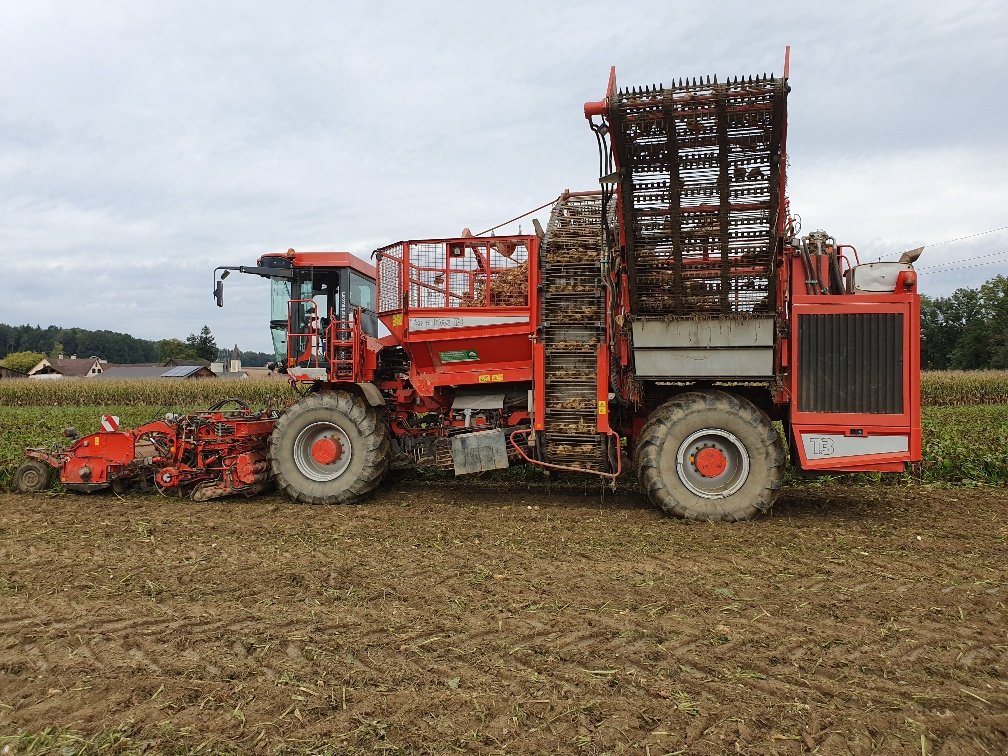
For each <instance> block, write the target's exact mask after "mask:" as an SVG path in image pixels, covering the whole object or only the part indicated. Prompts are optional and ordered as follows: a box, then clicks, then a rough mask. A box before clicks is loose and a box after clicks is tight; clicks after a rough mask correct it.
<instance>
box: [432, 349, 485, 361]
mask: <svg viewBox="0 0 1008 756" xmlns="http://www.w3.org/2000/svg"><path fill="white" fill-rule="evenodd" d="M438 357H440V358H441V362H442V363H444V362H473V361H474V360H478V359H479V355H478V354H476V351H475V350H473V349H463V350H461V351H458V352H438Z"/></svg>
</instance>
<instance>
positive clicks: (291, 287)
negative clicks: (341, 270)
mask: <svg viewBox="0 0 1008 756" xmlns="http://www.w3.org/2000/svg"><path fill="white" fill-rule="evenodd" d="M270 286H271V296H270V333H271V334H272V336H273V352H274V354H275V355H276V358H277V362H279V363H281V364H286V363H287V325H288V321H287V318H288V314H289V315H290V316H292V318H293V320H294V321H295V322H292V323H290V326H291V331H292V332H294V333H306V332H307V331H308V325H309V320H310V319H311V318H314V317H315V315H316V313H315V312H314V308H313V307H312V306H311V303H307V302H306V303H300V304H296V305H291V300H292V299H300V300H309V299H311V298H312V281H311V274H310V273H309V275H308V276H305V277H304V278H302V277H300V276H299V277H298V278H295V279H294V280H293V281H292V280H291V279H289V278H273V279H270ZM295 346H297V345H295ZM301 347H302V348H301V349H300V350H297V349H295V351H296V352H298V353H300V352H301V351H303V349H304V345H303V344H302V345H301Z"/></svg>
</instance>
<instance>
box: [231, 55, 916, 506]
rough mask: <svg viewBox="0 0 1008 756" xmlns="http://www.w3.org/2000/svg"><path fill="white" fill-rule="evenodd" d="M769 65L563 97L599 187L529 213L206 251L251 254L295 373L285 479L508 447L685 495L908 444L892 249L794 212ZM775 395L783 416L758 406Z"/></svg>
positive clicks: (908, 342) (282, 352)
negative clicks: (763, 69)
mask: <svg viewBox="0 0 1008 756" xmlns="http://www.w3.org/2000/svg"><path fill="white" fill-rule="evenodd" d="M789 91H790V88H789V86H788V65H787V62H786V60H785V68H784V75H783V76H782V77H775V76H772V75H771V76H765V75H764V76H755V77H742V78H733V79H730V80H724V81H720V82H719V81H718V80H717V78H716V77H715V78H714V79H713V80H712V79H710V78H704V79H691V80H679V81H677V82H675V83H673V84H672V85H666V86H657V87H643V88H639V87H632V88H619V87H617V86H616V81H615V70H613V71H612V72H611V73H610V77H609V81H608V86H607V88H606V91H605V96H604V98H603V99H602V100H599V101H597V102H589V103H586V104H585V107H584V114H585V117H586V118H587V120H588V122H589V126H590V128H591V131H592V132H593V134H594V136H595V139H596V142H597V145H598V149H599V159H600V165H601V174H602V175H601V176H600V186H601V189H600V190H599V191H590V192H564V193H563V194H562V195H561V196H560V197H559V198H558V199H557V200H556V202H555V203H553V207H552V212H551V216H550V219H549V222H548V224H547V226H546V228H545V229H542V228H541V226H540V225H539V224H538V222H536V223H535V226H536V233H535V234H530V235H517V236H502V237H496V236H483V235H477V236H473V235H471V234H468V233H463V235H460V236H459V237H454V238H442V239H417V240H408V241H400V242H396V243H394V244H390V245H387V246H385V247H382V248H381V249H378V250H376V251H375V252H374V255H373V257H374V259H375V262H376V265H375V266H373V267H372V266H371V265H369V264H368V263H366V262H364V261H362V260H360V259H359V258H357V257H355V256H353V255H351V254H349V253H345V252H336V253H329V252H317V253H306V252H295V251H294V250H289V251H288V252H286V253H271V254H265V255H263V256H262V257H261V258H260V259H259V260H258V262H257V264H256V265H255V266H237V267H223V268H218V270H220V271H223V273H222V275H221V277H220V280H218V281H217V284H216V288H215V295H216V297H217V303H218V305H222V304H223V279H224V278H225V277H226V276H227V275H228V274H229V272H230V271H231V270H237V271H240V272H243V273H251V274H255V275H259V276H262V277H264V278H268V279H269V280H270V285H271V291H272V313H271V321H270V328H271V331H272V335H273V343H274V347H275V349H276V354H277V364H278V366H279V369H280V370H282V371H284V372H286V374H287V376H288V378H289V379H290V380H291V382H292V383H294V384H297V385H300V386H302V387H305V388H306V389H307V393H306V395H305V398H303V399H302V400H300V401H298V402H296V403H294V404H292V405H291V406H289V407H288V408H287V409H286V410H285V411H284V412H283V413H282V414H281V415H280V416H279V417H278V418H277V419H276V421H275V425H274V427H273V428H272V429H271V432H269V433H268V434H264V437H263V439H262V444H261V447H262V448H261V451H265V450H266V447H267V446H268V455H267V456H268V463H269V470H270V472H271V473H272V475H273V476H274V477H275V479H276V481H277V483H278V485H279V486H280V488H282V489H283V490H284V491H285V492H286V493H287V494H288V495H289V496H290V497H291V498H293V499H295V500H297V501H300V502H306V503H351V502H355V501H359V500H361V499H363V498H365V497H367V496H368V495H369V494H370V493H371V492H373V491H374V490H375V489H376V488H377V487H378V486H379V485H380V484H381V482H382V479H383V478H384V476H385V474H386V472H387V470H388V469H389V466H390V463H391V462H392V460H393V457H395V459H396V461H397V462H398V461H400V460H402V459H405V458H408V459H411V460H412V461H413V462H414V463H416V464H422V465H436V466H441V467H445V468H449V469H451V468H453V469H454V470H455V472H456V473H457V474H466V473H473V472H478V471H483V470H489V469H496V468H502V467H507V466H508V465H510V464H515V463H518V462H523V463H527V464H534V465H538V466H541V467H544V468H546V469H549V470H561V471H569V472H577V473H582V474H587V475H595V476H599V477H600V478H603V479H609V480H611V479H615V478H616V477H618V476H619V475H621V474H623V473H624V472H625V470H624V461H625V459H626V458H627V457H629V459H630V461H631V462H632V464H633V466H634V468H635V471H636V474H637V477H638V480H639V481H640V484H641V486H642V488H643V489H644V491H645V493H646V495H647V496H648V498H649V499H650V500H651V501H652V502H654V503H655V504H657V505H658V506H659V507H661V508H662V509H663V510H664V511H666V512H668V513H670V514H674V515H678V516H682V517H688V518H698V519H724V520H743V519H748V518H750V517H753V516H755V515H757V514H759V513H760V512H765V511H767V510H768V509H769V508H770V507H771V505H772V504H773V501H774V498H775V496H776V494H777V491H778V489H779V488H780V485H781V480H782V478H783V474H784V467H785V464H786V463H787V460H788V456H789V455H788V453H787V451H786V449H785V444H787V445H788V446H789V447H790V461H791V464H793V465H795V466H796V467H797V468H799V469H800V470H803V471H809V472H815V471H827V472H832V473H839V472H863V471H901V470H903V469H904V468H905V467H906V465H907V464H908V463H912V462H915V461H919V460H920V451H921V450H920V445H921V441H920V398H919V397H920V393H919V379H920V371H919V297H918V295H917V290H916V289H917V276H916V273H915V271H914V269H913V264H912V263H913V261H914V260H915V259H916V257H917V256H919V254H920V250H914V251H913V252H911V253H907V254H906V255H904V257H903V259H902V260H901V261H900V262H898V263H873V264H861V263H860V261H859V259H858V253H857V250H856V249H855V248H854V247H852V246H850V245H848V244H842V243H840V242H838V241H837V240H836V239H835V238H834V237H832V236H831V235H829V234H827V233H825V232H822V231H814V232H811V233H807V234H805V235H801V233H800V227H799V224H798V221H797V218H796V217H795V216H794V215H792V213H791V212H790V207H789V204H788V199H787V194H786V167H787V151H786V143H787V108H786V106H787V96H788V92H789ZM774 420H778V421H781V423H782V425H783V429H784V436H783V438H782V437H781V435H780V434H779V433H778V432H777V430H776V429H775V427H774V425H773V422H772V421H774Z"/></svg>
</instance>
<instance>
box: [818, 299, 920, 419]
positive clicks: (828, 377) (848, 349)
mask: <svg viewBox="0 0 1008 756" xmlns="http://www.w3.org/2000/svg"><path fill="white" fill-rule="evenodd" d="M798 409H799V411H801V412H859V413H866V414H877V415H898V414H902V412H903V314H902V313H896V312H892V313H890V312H875V313H865V314H844V315H828V314H824V315H811V314H810V315H800V316H798Z"/></svg>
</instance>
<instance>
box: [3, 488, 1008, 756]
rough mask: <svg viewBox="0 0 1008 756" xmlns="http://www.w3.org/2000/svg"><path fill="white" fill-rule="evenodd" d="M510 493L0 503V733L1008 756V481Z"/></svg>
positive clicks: (267, 744) (156, 744) (243, 742)
mask: <svg viewBox="0 0 1008 756" xmlns="http://www.w3.org/2000/svg"><path fill="white" fill-rule="evenodd" d="M505 485H506V484H501V485H499V486H497V487H487V486H483V487H480V486H474V485H470V486H466V485H461V484H430V483H427V482H422V481H420V482H418V481H409V482H400V483H397V484H394V485H392V486H389V487H386V488H384V489H383V490H382V491H381V492H380V493H379V495H378V496H377V497H375V498H374V499H373V500H372V501H370V502H368V503H367V504H365V505H361V506H356V507H343V508H341V507H316V508H312V507H302V506H297V505H293V504H289V503H287V502H286V501H285V500H283V499H280V498H276V497H261V498H258V499H254V500H224V501H221V502H216V503H213V502H212V503H206V504H193V503H191V502H185V501H179V500H173V499H167V498H160V497H151V496H132V497H129V498H119V497H116V496H113V495H102V496H92V497H85V496H71V495H62V496H36V497H23V496H15V495H2V496H0V526H2V532H0V735H5V736H10V739H8V740H3V739H0V744H2V743H5V742H6V743H8V744H9V745H10V746H11V748H12V750H14V751H20V752H24V751H25V750H27V749H28V748H29V746H30V745H31V743H32V742H36V743H37V744H38V746H37V747H39V748H42V749H52V750H55V751H57V752H58V751H59V749H61V748H63V747H65V746H66V747H71V748H77V747H81V746H82V745H85V744H88V743H89V744H90V746H91V747H93V748H94V749H98V750H101V749H104V748H105V747H106V746H108V747H112V746H113V745H114V744H117V745H115V746H114V747H115V749H116V750H117V751H119V752H132V751H134V750H135V751H141V750H143V749H144V748H147V749H148V750H149V751H150V752H162V751H169V750H189V749H197V748H201V747H202V748H204V749H208V750H215V751H220V750H224V751H228V750H233V751H236V752H250V751H256V752H268V753H272V752H276V751H291V752H302V751H306V750H316V751H327V752H338V753H341V752H356V751H361V752H368V753H372V752H376V751H377V752H389V753H391V752H397V751H399V752H411V753H412V752H429V753H455V752H459V751H462V752H474V753H498V752H510V753H541V752H557V753H575V752H583V753H603V752H609V753H621V752H627V753H651V754H659V753H667V752H675V753H690V754H720V753H726V752H731V753H735V752H737V751H740V752H743V753H805V752H816V751H818V752H820V753H851V752H853V753H871V752H879V753H956V754H957V753H968V754H975V753H998V754H1000V753H1005V752H1008V609H1006V603H1005V602H1006V599H1008V596H1006V566H1005V564H1006V557H1008V492H1005V491H1004V490H995V489H973V490H970V489H946V490H940V489H938V490H927V489H923V490H922V489H918V488H914V489H911V488H898V487H875V488H868V487H833V488H826V487H812V486H810V487H802V488H795V489H790V490H788V491H786V492H785V494H784V495H783V497H782V499H781V500H780V501H779V503H778V505H777V507H776V509H775V510H774V514H773V515H772V516H770V517H767V518H764V519H762V520H759V521H757V522H752V523H747V524H741V525H729V524H723V523H718V524H688V523H684V522H679V521H675V520H670V519H667V518H664V517H662V516H660V515H659V514H658V513H657V512H655V511H653V510H652V509H650V508H648V507H647V506H645V505H643V504H642V503H641V501H640V500H639V498H638V497H637V496H636V495H635V494H633V493H630V494H625V493H621V494H613V493H612V492H606V494H605V496H604V497H603V496H602V495H601V493H600V491H599V489H598V488H597V487H588V488H584V489H575V490H571V489H567V490H563V491H556V490H554V491H553V492H549V491H547V490H546V489H544V488H543V487H538V488H535V487H529V485H528V484H524V483H521V484H517V485H506V487H505ZM47 728H56V729H55V730H53V729H49V730H48V731H47ZM29 735H31V736H33V737H34V736H38V737H37V739H35V740H33V737H29ZM74 738H81V739H74ZM68 752H69V751H68Z"/></svg>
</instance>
